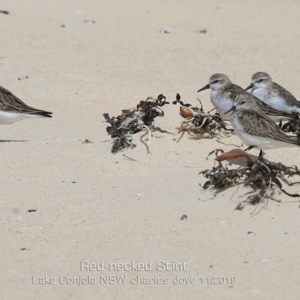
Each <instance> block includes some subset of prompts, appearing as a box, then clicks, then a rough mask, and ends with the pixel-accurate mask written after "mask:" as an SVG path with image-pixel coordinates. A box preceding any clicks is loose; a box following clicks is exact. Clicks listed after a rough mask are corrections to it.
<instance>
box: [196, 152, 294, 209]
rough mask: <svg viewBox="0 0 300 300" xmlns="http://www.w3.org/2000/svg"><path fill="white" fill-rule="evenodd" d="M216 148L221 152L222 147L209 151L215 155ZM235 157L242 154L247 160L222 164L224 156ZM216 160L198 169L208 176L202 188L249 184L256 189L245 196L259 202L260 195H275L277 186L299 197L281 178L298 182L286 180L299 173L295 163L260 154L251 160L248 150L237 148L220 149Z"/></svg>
mask: <svg viewBox="0 0 300 300" xmlns="http://www.w3.org/2000/svg"><path fill="white" fill-rule="evenodd" d="M219 152H222V153H223V152H224V151H223V150H222V149H217V150H215V151H213V152H211V153H210V154H209V155H211V154H212V153H215V154H216V156H217V155H218V153H219ZM238 157H245V158H246V159H247V161H248V164H247V166H240V167H238V168H228V167H229V166H227V165H226V166H224V165H223V164H222V161H223V160H227V159H230V158H238ZM215 160H216V161H218V162H219V164H218V165H217V166H216V167H213V168H212V169H211V170H204V171H201V172H200V173H199V174H202V175H203V176H204V177H205V178H207V179H208V181H206V182H205V184H204V185H203V188H204V189H207V188H209V187H210V186H214V187H215V188H217V189H226V188H228V187H230V186H233V185H237V184H242V185H243V186H249V187H251V188H252V189H253V191H257V192H258V193H256V194H255V195H254V196H250V198H248V200H249V201H250V203H251V204H255V203H258V202H261V201H262V200H263V199H265V198H269V197H271V196H272V195H274V193H275V190H276V189H279V190H280V191H281V192H283V193H284V194H286V195H288V196H290V197H300V195H299V194H291V193H288V192H287V191H286V190H284V189H283V187H282V182H284V183H285V184H287V185H288V186H292V185H294V184H299V183H300V182H290V181H289V180H288V178H289V177H293V176H295V175H297V176H300V170H299V169H298V167H297V166H291V167H286V166H285V165H283V164H282V163H280V162H279V163H275V162H270V161H267V160H264V159H262V158H258V159H257V160H255V161H253V159H252V158H251V157H250V156H249V154H247V153H246V152H244V151H242V150H240V149H234V150H231V151H229V152H226V153H223V154H222V155H220V156H217V158H216V159H215Z"/></svg>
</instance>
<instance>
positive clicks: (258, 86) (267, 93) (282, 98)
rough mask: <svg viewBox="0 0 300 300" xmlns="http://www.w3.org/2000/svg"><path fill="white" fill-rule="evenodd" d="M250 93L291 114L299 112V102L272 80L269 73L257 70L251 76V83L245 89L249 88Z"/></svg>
mask: <svg viewBox="0 0 300 300" xmlns="http://www.w3.org/2000/svg"><path fill="white" fill-rule="evenodd" d="M251 88H252V90H251V94H252V95H254V96H255V97H257V98H259V99H260V100H261V101H263V102H265V103H266V104H268V105H270V106H271V107H273V108H274V109H277V110H279V111H282V112H285V113H288V114H292V113H295V112H296V113H300V102H299V101H297V99H296V98H295V97H294V96H293V95H292V94H291V93H290V92H289V91H287V90H286V89H285V88H283V87H282V86H280V85H279V84H277V83H276V82H273V81H272V79H271V77H270V75H269V74H267V73H264V72H257V73H255V74H254V75H253V76H252V77H251V84H250V85H249V86H248V87H247V88H246V90H249V89H251Z"/></svg>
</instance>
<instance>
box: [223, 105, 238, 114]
mask: <svg viewBox="0 0 300 300" xmlns="http://www.w3.org/2000/svg"><path fill="white" fill-rule="evenodd" d="M235 110H236V106H234V105H233V106H232V107H231V108H230V109H228V110H227V111H226V112H224V114H225V115H226V114H228V113H230V112H234V111H235Z"/></svg>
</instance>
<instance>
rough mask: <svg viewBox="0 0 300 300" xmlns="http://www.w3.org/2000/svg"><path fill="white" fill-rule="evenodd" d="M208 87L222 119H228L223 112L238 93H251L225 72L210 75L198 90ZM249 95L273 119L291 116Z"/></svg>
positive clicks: (230, 105)
mask: <svg viewBox="0 0 300 300" xmlns="http://www.w3.org/2000/svg"><path fill="white" fill-rule="evenodd" d="M209 88H210V89H212V91H211V93H210V99H211V102H212V104H213V105H214V107H215V108H216V110H217V111H218V113H219V114H220V115H221V117H222V118H223V119H224V120H229V116H228V115H226V114H225V111H227V110H228V109H230V108H231V107H232V105H233V100H234V99H235V98H236V97H237V96H238V95H240V94H243V93H246V94H248V95H250V96H251V94H250V93H248V92H247V91H246V90H244V89H243V88H241V87H240V86H238V85H236V84H233V83H232V82H231V81H230V79H229V77H228V76H227V75H225V74H214V75H212V76H211V77H210V79H209V83H208V84H207V85H206V86H204V87H203V88H201V89H200V90H198V92H201V91H203V90H206V89H209ZM251 97H252V98H254V99H255V102H256V104H257V105H258V106H259V107H260V109H261V110H262V111H264V112H265V113H266V114H267V115H269V116H270V117H271V118H272V119H273V120H274V121H280V120H282V119H284V118H286V119H287V118H293V116H292V115H291V114H287V113H283V112H282V111H278V110H276V109H274V108H272V107H271V106H269V105H268V104H266V103H264V102H262V101H261V100H259V99H258V98H255V97H254V96H251Z"/></svg>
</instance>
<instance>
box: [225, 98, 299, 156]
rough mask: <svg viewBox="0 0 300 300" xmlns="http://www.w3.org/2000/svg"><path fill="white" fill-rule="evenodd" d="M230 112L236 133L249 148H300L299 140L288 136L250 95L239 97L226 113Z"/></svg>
mask: <svg viewBox="0 0 300 300" xmlns="http://www.w3.org/2000/svg"><path fill="white" fill-rule="evenodd" d="M229 112H231V114H230V121H231V125H232V127H233V129H234V131H235V133H236V134H237V136H238V137H239V138H240V139H241V140H242V141H243V142H244V143H245V144H246V145H248V146H252V147H257V148H259V149H261V150H264V149H273V148H281V147H290V146H300V141H298V140H297V138H294V137H291V136H288V135H286V134H285V133H284V132H283V131H282V130H281V129H280V128H279V126H278V125H277V124H276V123H275V122H274V121H273V120H272V119H271V118H269V117H268V116H267V115H266V114H265V113H264V112H263V111H261V110H260V109H259V107H258V106H257V104H256V101H255V100H254V98H253V97H252V96H251V95H250V94H241V95H239V96H237V97H236V98H235V100H234V105H233V106H232V107H231V108H230V109H229V110H228V111H226V114H227V113H229ZM261 154H262V152H261V153H260V155H261Z"/></svg>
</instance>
